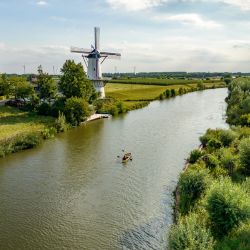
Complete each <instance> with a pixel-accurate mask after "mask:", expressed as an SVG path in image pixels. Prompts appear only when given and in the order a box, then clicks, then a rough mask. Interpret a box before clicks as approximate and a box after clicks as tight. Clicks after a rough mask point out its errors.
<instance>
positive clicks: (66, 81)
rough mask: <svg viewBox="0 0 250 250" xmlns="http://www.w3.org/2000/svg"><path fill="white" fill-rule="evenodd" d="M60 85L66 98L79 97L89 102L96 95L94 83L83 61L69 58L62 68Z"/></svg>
mask: <svg viewBox="0 0 250 250" xmlns="http://www.w3.org/2000/svg"><path fill="white" fill-rule="evenodd" d="M61 72H62V74H63V75H62V77H61V79H60V82H59V87H60V90H61V91H62V93H63V94H64V96H65V97H66V98H71V97H79V98H84V99H85V100H86V101H87V102H89V101H90V100H91V99H93V96H94V97H96V93H95V89H94V87H93V85H92V83H91V82H90V81H89V80H88V79H87V76H86V74H85V72H84V70H83V66H82V64H81V63H78V64H76V63H75V62H74V61H73V60H67V61H66V62H65V63H64V65H63V67H62V69H61Z"/></svg>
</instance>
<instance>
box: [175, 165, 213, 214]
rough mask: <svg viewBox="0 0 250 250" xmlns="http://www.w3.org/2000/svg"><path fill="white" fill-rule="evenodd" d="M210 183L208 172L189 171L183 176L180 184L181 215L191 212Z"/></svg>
mask: <svg viewBox="0 0 250 250" xmlns="http://www.w3.org/2000/svg"><path fill="white" fill-rule="evenodd" d="M209 183H210V178H209V174H208V171H207V170H200V171H195V170H188V171H186V172H184V173H182V174H181V176H180V179H179V182H178V187H179V190H180V213H181V214H187V213H188V212H189V211H190V209H191V207H193V205H194V203H195V202H196V201H197V200H198V199H199V198H200V197H201V196H202V195H203V194H204V192H205V190H206V188H207V187H208V185H209Z"/></svg>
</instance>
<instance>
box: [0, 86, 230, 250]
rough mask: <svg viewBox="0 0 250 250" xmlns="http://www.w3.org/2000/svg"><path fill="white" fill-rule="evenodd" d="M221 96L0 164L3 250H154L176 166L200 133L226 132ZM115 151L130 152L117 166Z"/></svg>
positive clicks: (188, 100)
mask: <svg viewBox="0 0 250 250" xmlns="http://www.w3.org/2000/svg"><path fill="white" fill-rule="evenodd" d="M226 96H227V90H226V89H215V90H207V91H200V92H193V93H190V94H188V95H183V96H178V97H176V98H172V99H169V100H166V101H162V102H160V101H156V102H152V103H151V104H150V105H149V106H147V107H145V108H143V109H140V110H137V111H134V112H129V114H127V115H126V116H118V117H116V118H115V119H107V120H97V121H95V122H91V123H87V124H86V125H84V126H80V127H77V128H74V129H70V130H69V131H67V132H66V133H61V134H59V135H58V136H56V138H55V139H53V140H47V141H45V142H44V143H43V144H42V145H41V146H39V147H38V148H37V149H32V150H26V151H24V152H21V153H17V154H12V155H11V156H9V157H6V158H2V159H0V166H1V167H0V178H1V181H0V193H1V196H0V203H1V204H2V205H1V215H2V218H3V220H2V223H1V225H0V234H1V236H2V240H1V245H2V246H3V248H5V249H8V248H11V249H16V248H18V249H20V250H21V249H27V248H29V249H43V248H44V246H46V247H47V248H48V249H56V248H60V249H63V248H73V249H76V250H81V249H82V246H84V247H85V248H86V249H110V250H116V249H164V246H165V245H166V244H167V242H166V240H167V239H166V230H168V228H169V227H170V223H171V221H172V219H171V218H172V209H171V204H172V200H173V199H172V195H171V194H172V191H173V190H174V188H175V183H176V180H177V178H178V174H179V173H180V172H181V170H182V164H183V158H185V157H186V156H187V153H188V152H189V151H191V150H192V149H193V148H194V147H196V146H198V136H199V135H200V134H201V133H202V132H203V131H206V129H207V128H209V127H212V128H216V127H221V128H225V127H226V125H225V122H224V120H223V119H222V115H221V114H222V112H223V114H224V110H225V103H224V102H223V100H224V99H225V98H226ZM218 111H219V112H218ZM152 145H153V146H152ZM122 149H125V150H126V151H129V152H132V153H133V161H132V162H129V164H128V166H127V167H124V166H123V165H122V164H121V161H120V160H119V158H117V156H118V155H121V154H122ZM41 194H42V195H41ZM27 218H29V219H28V220H27ZM17 221H18V223H17ZM16 232H18V233H16ZM34 239H36V240H34Z"/></svg>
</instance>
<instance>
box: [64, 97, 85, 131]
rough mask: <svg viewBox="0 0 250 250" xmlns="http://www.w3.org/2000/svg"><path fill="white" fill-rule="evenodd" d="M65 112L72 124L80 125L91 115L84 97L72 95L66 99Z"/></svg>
mask: <svg viewBox="0 0 250 250" xmlns="http://www.w3.org/2000/svg"><path fill="white" fill-rule="evenodd" d="M64 113H65V116H66V119H67V121H68V122H69V123H70V124H72V125H73V126H78V125H79V124H80V123H81V122H83V121H85V120H86V119H87V117H88V116H89V115H90V109H89V105H88V103H87V102H86V101H85V100H84V99H83V98H78V97H71V98H68V99H67V100H66V103H65V110H64Z"/></svg>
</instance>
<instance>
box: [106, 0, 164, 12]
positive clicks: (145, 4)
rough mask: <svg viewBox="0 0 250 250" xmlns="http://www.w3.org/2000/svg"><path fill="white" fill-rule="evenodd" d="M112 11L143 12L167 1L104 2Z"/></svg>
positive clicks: (112, 0)
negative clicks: (121, 9)
mask: <svg viewBox="0 0 250 250" xmlns="http://www.w3.org/2000/svg"><path fill="white" fill-rule="evenodd" d="M106 2H107V3H108V4H109V5H110V6H111V7H112V8H114V9H120V8H125V9H126V10H131V11H137V10H144V9H148V8H152V7H156V6H159V5H161V4H162V3H164V2H168V0H133V1H128V0H106Z"/></svg>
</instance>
